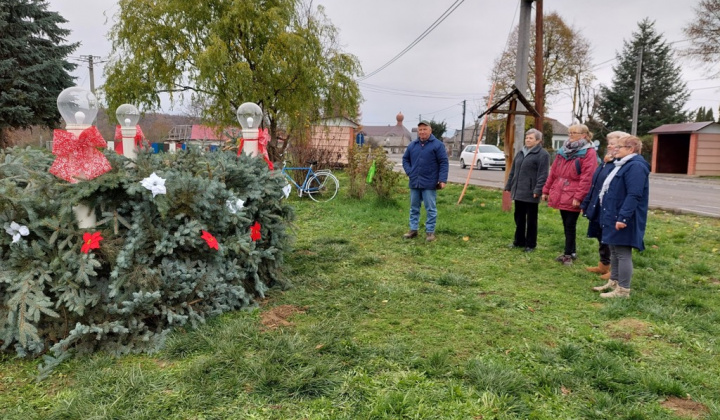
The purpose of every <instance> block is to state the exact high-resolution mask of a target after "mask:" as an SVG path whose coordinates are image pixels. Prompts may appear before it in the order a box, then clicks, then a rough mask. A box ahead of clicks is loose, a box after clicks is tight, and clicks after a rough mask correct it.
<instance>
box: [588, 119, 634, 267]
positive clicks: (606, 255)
mask: <svg viewBox="0 0 720 420" xmlns="http://www.w3.org/2000/svg"><path fill="white" fill-rule="evenodd" d="M625 136H629V134H628V133H625V132H623V131H613V132H612V133H609V134H608V135H607V151H606V153H605V157H604V158H603V162H602V163H601V164H600V166H598V168H597V169H596V170H595V173H594V174H593V179H592V185H591V186H590V192H589V193H588V195H586V196H585V200H583V202H582V204H580V208H581V209H582V211H583V214H584V215H585V217H587V218H588V232H587V236H588V238H597V240H598V244H599V245H598V254H599V255H600V261H599V262H598V265H597V267H587V268H585V269H586V270H587V271H589V272H591V273H597V274H601V277H600V278H602V279H603V280H608V279H609V278H610V247H609V246H608V244H604V243H603V242H602V229H601V228H600V202H599V200H598V196H599V195H600V189H601V188H602V185H603V182H605V178H607V176H608V174H610V172H611V171H612V170H613V169H614V168H615V165H613V161H615V145H616V144H617V140H618V139H619V138H620V137H625Z"/></svg>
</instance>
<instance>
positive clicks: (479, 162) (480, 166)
mask: <svg viewBox="0 0 720 420" xmlns="http://www.w3.org/2000/svg"><path fill="white" fill-rule="evenodd" d="M477 168H478V170H480V171H482V170H483V169H486V168H485V167H484V166H483V164H482V161H481V160H480V159H478V161H477Z"/></svg>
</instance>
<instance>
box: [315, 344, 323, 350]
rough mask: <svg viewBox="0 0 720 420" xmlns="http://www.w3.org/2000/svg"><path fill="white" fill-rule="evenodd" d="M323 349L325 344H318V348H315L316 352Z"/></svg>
mask: <svg viewBox="0 0 720 420" xmlns="http://www.w3.org/2000/svg"><path fill="white" fill-rule="evenodd" d="M323 347H325V344H318V345H317V346H315V350H320V349H321V348H323Z"/></svg>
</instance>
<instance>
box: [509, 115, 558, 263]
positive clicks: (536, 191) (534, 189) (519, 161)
mask: <svg viewBox="0 0 720 420" xmlns="http://www.w3.org/2000/svg"><path fill="white" fill-rule="evenodd" d="M549 168H550V154H549V153H548V152H547V151H546V150H545V149H543V145H542V132H541V131H539V130H536V129H534V128H531V129H529V130H528V131H527V133H525V147H523V148H522V150H521V151H519V152H518V153H517V155H515V159H513V164H512V168H511V170H510V175H509V176H508V181H507V184H506V185H505V191H510V193H511V197H512V199H513V200H514V201H515V239H514V240H513V243H512V246H513V247H517V248H524V249H525V252H532V251H534V250H535V247H536V246H537V225H538V223H537V222H538V204H539V203H540V196H541V195H542V189H543V186H545V181H546V180H547V177H548V170H549Z"/></svg>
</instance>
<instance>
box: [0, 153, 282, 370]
mask: <svg viewBox="0 0 720 420" xmlns="http://www.w3.org/2000/svg"><path fill="white" fill-rule="evenodd" d="M106 156H107V158H108V160H109V161H110V163H111V165H112V170H111V171H110V172H108V173H106V174H104V175H102V176H100V177H98V178H95V179H93V180H91V181H85V182H80V183H77V184H68V183H67V182H65V181H63V180H60V179H59V178H56V177H54V176H53V175H51V174H49V173H48V168H49V166H50V164H51V163H52V161H53V156H52V155H51V154H49V152H47V151H44V150H33V149H30V148H28V149H24V150H23V149H19V148H13V149H6V150H4V151H0V197H2V199H0V225H2V226H4V227H8V226H9V225H10V223H11V222H16V223H18V224H20V225H25V226H27V227H28V230H29V234H28V235H27V236H23V237H22V238H21V239H20V240H19V241H18V242H17V243H13V242H12V240H13V238H12V237H11V236H10V235H2V236H0V261H1V262H2V265H0V299H1V300H2V302H0V340H2V341H0V344H1V347H0V348H1V349H3V350H8V349H10V348H11V347H12V348H14V350H15V352H16V353H17V354H18V355H20V356H25V355H37V354H40V353H43V352H45V351H47V350H48V349H49V348H51V349H52V351H53V352H54V353H55V356H57V357H59V358H62V357H66V356H67V355H68V354H70V353H69V352H68V351H69V350H71V351H81V352H90V351H94V350H98V349H102V350H106V351H109V352H112V353H115V354H122V353H127V352H140V351H152V350H155V349H157V348H158V347H159V346H160V345H161V344H162V342H163V340H164V338H165V336H166V334H167V332H168V331H169V330H170V329H171V328H173V327H177V326H185V325H187V326H195V325H197V324H199V323H203V322H205V319H206V318H207V317H208V316H212V315H217V314H220V313H222V312H226V311H230V310H235V309H238V308H242V307H246V306H248V305H252V304H253V302H254V299H255V298H256V297H262V296H263V295H264V293H265V291H266V290H267V289H268V288H269V287H272V286H273V285H281V286H286V285H287V284H286V282H285V281H284V279H283V277H282V264H283V252H284V250H285V249H286V248H287V246H288V244H289V237H288V235H287V234H286V230H285V224H286V222H288V221H289V220H291V218H292V212H291V209H290V207H289V206H288V205H287V204H285V203H284V202H283V201H281V199H282V197H283V193H282V186H283V184H284V181H283V180H282V177H281V176H280V174H279V173H278V172H279V171H278V172H275V173H273V172H270V171H269V170H268V169H267V165H266V163H265V162H264V161H263V160H262V159H257V158H250V157H248V156H246V155H243V156H239V157H237V156H235V154H234V153H230V152H229V153H222V152H215V153H202V152H200V151H198V150H191V151H188V152H178V153H176V154H147V153H141V154H140V155H139V156H138V158H137V161H136V163H135V164H131V163H130V162H129V161H128V160H127V159H125V158H124V157H122V156H118V155H117V154H115V153H113V152H106ZM153 172H155V173H157V174H158V175H159V176H160V177H162V178H165V179H166V184H165V185H166V188H167V193H166V194H159V195H157V196H155V197H153V194H152V193H151V192H150V191H148V190H147V189H145V188H144V187H143V186H142V185H141V184H140V181H141V180H142V179H144V178H146V177H148V176H149V175H150V174H151V173H153ZM238 199H241V200H244V207H243V208H241V209H239V210H237V211H236V212H234V213H233V211H232V209H231V208H229V206H228V202H233V203H235V202H237V200H238ZM77 203H83V204H85V205H87V206H88V207H90V208H92V209H95V211H96V214H97V215H98V216H99V217H98V223H97V226H96V228H94V229H91V231H98V232H100V233H101V235H102V237H103V238H104V239H103V241H102V242H101V243H100V248H99V249H94V250H92V251H91V252H89V253H83V252H81V247H82V245H83V241H84V239H83V234H84V233H87V232H88V231H87V230H83V229H79V228H78V227H77V224H76V220H75V216H74V214H73V211H72V207H73V205H75V204H77ZM256 222H257V223H258V224H259V226H260V227H261V229H260V232H261V238H260V239H259V240H253V239H252V238H251V234H250V231H251V229H250V228H251V226H253V225H254V224H255V223H256ZM202 231H207V232H210V233H211V234H212V235H214V237H215V238H216V239H217V242H218V243H219V249H218V250H214V249H211V248H210V247H209V244H207V243H206V242H205V241H204V240H203V239H202V238H201V232H202ZM55 360H59V359H55Z"/></svg>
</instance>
